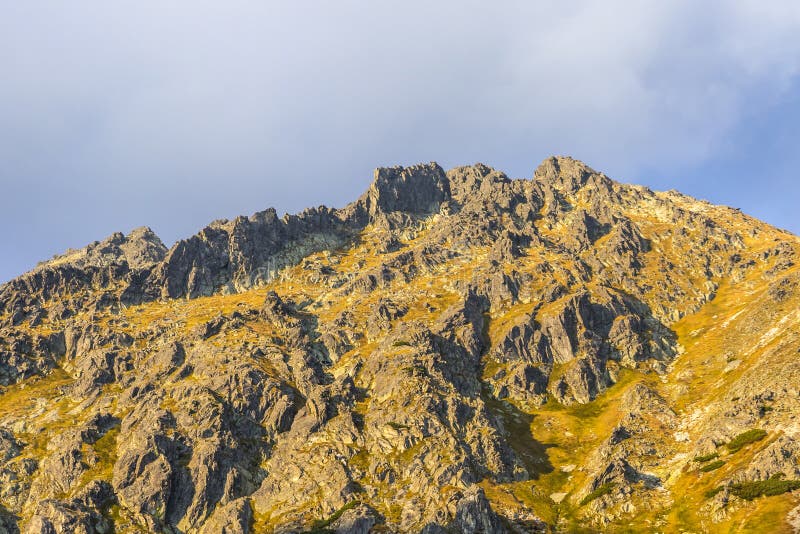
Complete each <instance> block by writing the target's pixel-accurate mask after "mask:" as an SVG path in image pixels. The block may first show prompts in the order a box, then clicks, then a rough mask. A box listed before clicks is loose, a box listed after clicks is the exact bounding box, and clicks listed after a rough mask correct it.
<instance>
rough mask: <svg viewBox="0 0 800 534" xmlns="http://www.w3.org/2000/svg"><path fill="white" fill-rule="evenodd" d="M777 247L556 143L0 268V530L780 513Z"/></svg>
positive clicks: (524, 528) (786, 367) (785, 370)
mask: <svg viewBox="0 0 800 534" xmlns="http://www.w3.org/2000/svg"><path fill="white" fill-rule="evenodd" d="M799 245H800V243H799V242H798V239H797V238H796V237H795V236H793V235H791V234H789V233H786V232H783V231H780V230H778V229H775V228H773V227H770V226H769V225H766V224H764V223H762V222H760V221H757V220H755V219H752V218H750V217H748V216H746V215H744V214H742V213H741V212H739V211H737V210H735V209H731V208H726V207H720V206H713V205H711V204H708V203H706V202H702V201H698V200H695V199H692V198H689V197H686V196H683V195H681V194H679V193H676V192H667V193H659V192H653V191H650V190H649V189H647V188H643V187H638V186H632V185H623V184H619V183H616V182H614V181H613V180H611V179H609V178H608V177H606V176H605V175H603V174H602V173H598V172H596V171H594V170H593V169H591V168H589V167H587V166H586V165H585V164H583V163H581V162H579V161H576V160H573V159H571V158H565V157H553V158H548V159H547V160H545V161H544V162H543V163H542V164H541V165H540V166H539V167H538V168H537V169H536V170H535V172H534V173H533V177H532V178H531V179H510V178H509V177H507V176H506V175H505V174H503V173H502V172H500V171H497V170H495V169H492V168H490V167H488V166H486V165H483V164H476V165H473V166H467V167H458V168H455V169H451V170H448V171H445V170H444V169H442V168H441V167H440V166H439V165H437V164H435V163H429V164H423V165H416V166H413V167H407V168H403V167H393V168H384V169H378V170H376V172H375V177H374V181H373V183H372V185H370V187H369V188H368V190H367V191H366V192H365V193H364V194H363V195H362V196H361V197H360V198H359V199H357V200H356V201H354V202H353V203H352V204H350V205H348V206H346V207H344V208H342V209H331V208H326V207H319V208H313V209H309V210H306V211H304V212H303V213H301V214H299V215H286V216H283V217H279V216H278V215H277V214H276V212H275V211H274V210H271V209H268V210H266V211H263V212H259V213H257V214H255V215H252V216H250V217H238V218H236V219H234V220H232V221H215V222H213V223H211V224H210V225H209V226H207V227H206V228H204V229H203V230H201V231H200V232H199V233H198V234H196V235H195V236H192V237H189V238H187V239H184V240H181V241H179V242H178V243H176V244H175V245H173V246H172V247H171V248H170V249H167V248H166V247H165V246H164V245H163V243H162V242H161V241H160V240H159V239H158V237H157V236H156V235H155V234H154V233H153V232H152V231H151V230H149V229H146V228H143V229H137V230H134V231H133V232H131V233H130V234H128V235H124V234H114V235H112V236H111V237H109V238H108V239H106V240H104V241H101V242H95V243H93V244H91V245H89V246H87V247H86V248H84V249H81V250H77V251H69V252H67V253H66V254H64V255H62V256H57V257H55V258H53V259H51V260H49V261H46V262H43V263H41V264H39V265H38V266H37V267H36V268H35V269H33V270H32V271H30V272H29V273H27V274H25V275H23V276H21V277H19V278H17V279H15V280H12V281H11V282H9V283H7V284H5V285H3V286H0V532H31V533H34V532H35V533H39V532H42V533H44V532H47V533H50V532H81V533H95V532H97V533H107V532H112V531H114V532H141V531H147V532H165V533H175V532H186V533H189V532H200V533H218V532H228V533H236V532H306V531H312V532H313V531H316V532H325V531H333V532H342V533H366V532H426V533H438V532H467V533H488V532H551V531H559V532H573V531H576V532H580V531H608V532H613V531H618V530H625V529H627V530H636V531H664V532H666V531H679V530H681V529H682V530H685V531H692V532H729V531H731V530H732V529H733V530H735V529H744V530H747V529H750V531H758V529H759V528H762V529H763V528H767V530H762V531H770V532H772V531H774V532H780V531H788V530H790V529H791V528H792V527H791V526H792V522H794V523H797V521H798V519H797V518H798V517H800V509H798V508H797V506H798V504H799V503H798V502H797V498H796V496H795V494H794V493H792V492H793V491H794V490H796V489H798V488H800V469H798V460H799V458H798V455H799V454H800V445H798V443H797V435H798V432H800V426H798V423H797V416H798V414H800V389H799V388H800V386H798V384H800V313H798V311H797V310H798V304H800V290H798V285H799V284H800V272H798V269H800V267H798V266H796V265H795V263H796V256H797V251H798V246H799Z"/></svg>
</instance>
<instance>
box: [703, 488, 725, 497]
mask: <svg viewBox="0 0 800 534" xmlns="http://www.w3.org/2000/svg"><path fill="white" fill-rule="evenodd" d="M724 489H725V486H717V487H716V488H712V489H710V490H708V491H706V492H705V493H704V495H705V496H706V499H713V498H714V496H715V495H716V494H717V493H719V492H720V491H722V490H724Z"/></svg>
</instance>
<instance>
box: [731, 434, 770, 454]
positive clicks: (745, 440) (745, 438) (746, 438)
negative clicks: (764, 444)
mask: <svg viewBox="0 0 800 534" xmlns="http://www.w3.org/2000/svg"><path fill="white" fill-rule="evenodd" d="M766 435H767V432H766V431H765V430H761V429H760V428H753V429H751V430H748V431H747V432H742V433H741V434H739V435H738V436H736V437H735V438H733V439H732V440H730V441H729V442H728V444H727V445H725V446H726V447H727V448H728V450H729V451H731V452H737V451H739V450H741V449H742V447H744V446H745V445H749V444H751V443H755V442H756V441H759V440H762V439H764V438H765V437H766Z"/></svg>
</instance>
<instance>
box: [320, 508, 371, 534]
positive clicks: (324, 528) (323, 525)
mask: <svg viewBox="0 0 800 534" xmlns="http://www.w3.org/2000/svg"><path fill="white" fill-rule="evenodd" d="M359 504H361V502H360V501H350V502H349V503H347V504H345V505H344V506H342V507H341V508H339V509H338V510H336V511H335V512H334V513H333V514H332V515H331V516H330V517H329V518H328V519H320V520H317V521H314V523H313V524H312V525H311V530H309V531H308V533H307V534H323V533H326V532H333V530H331V529H329V528H328V527H329V526H331V524H332V523H333V522H334V521H336V520H337V519H339V518H340V517H342V514H343V513H345V512H346V511H348V510H350V509H352V508H355V507H356V506H358V505H359Z"/></svg>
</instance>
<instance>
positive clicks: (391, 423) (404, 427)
mask: <svg viewBox="0 0 800 534" xmlns="http://www.w3.org/2000/svg"><path fill="white" fill-rule="evenodd" d="M386 424H387V425H389V426H390V427H392V428H394V429H395V430H408V428H409V426H408V425H404V424H402V423H395V422H394V421H389V422H388V423H386Z"/></svg>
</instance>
